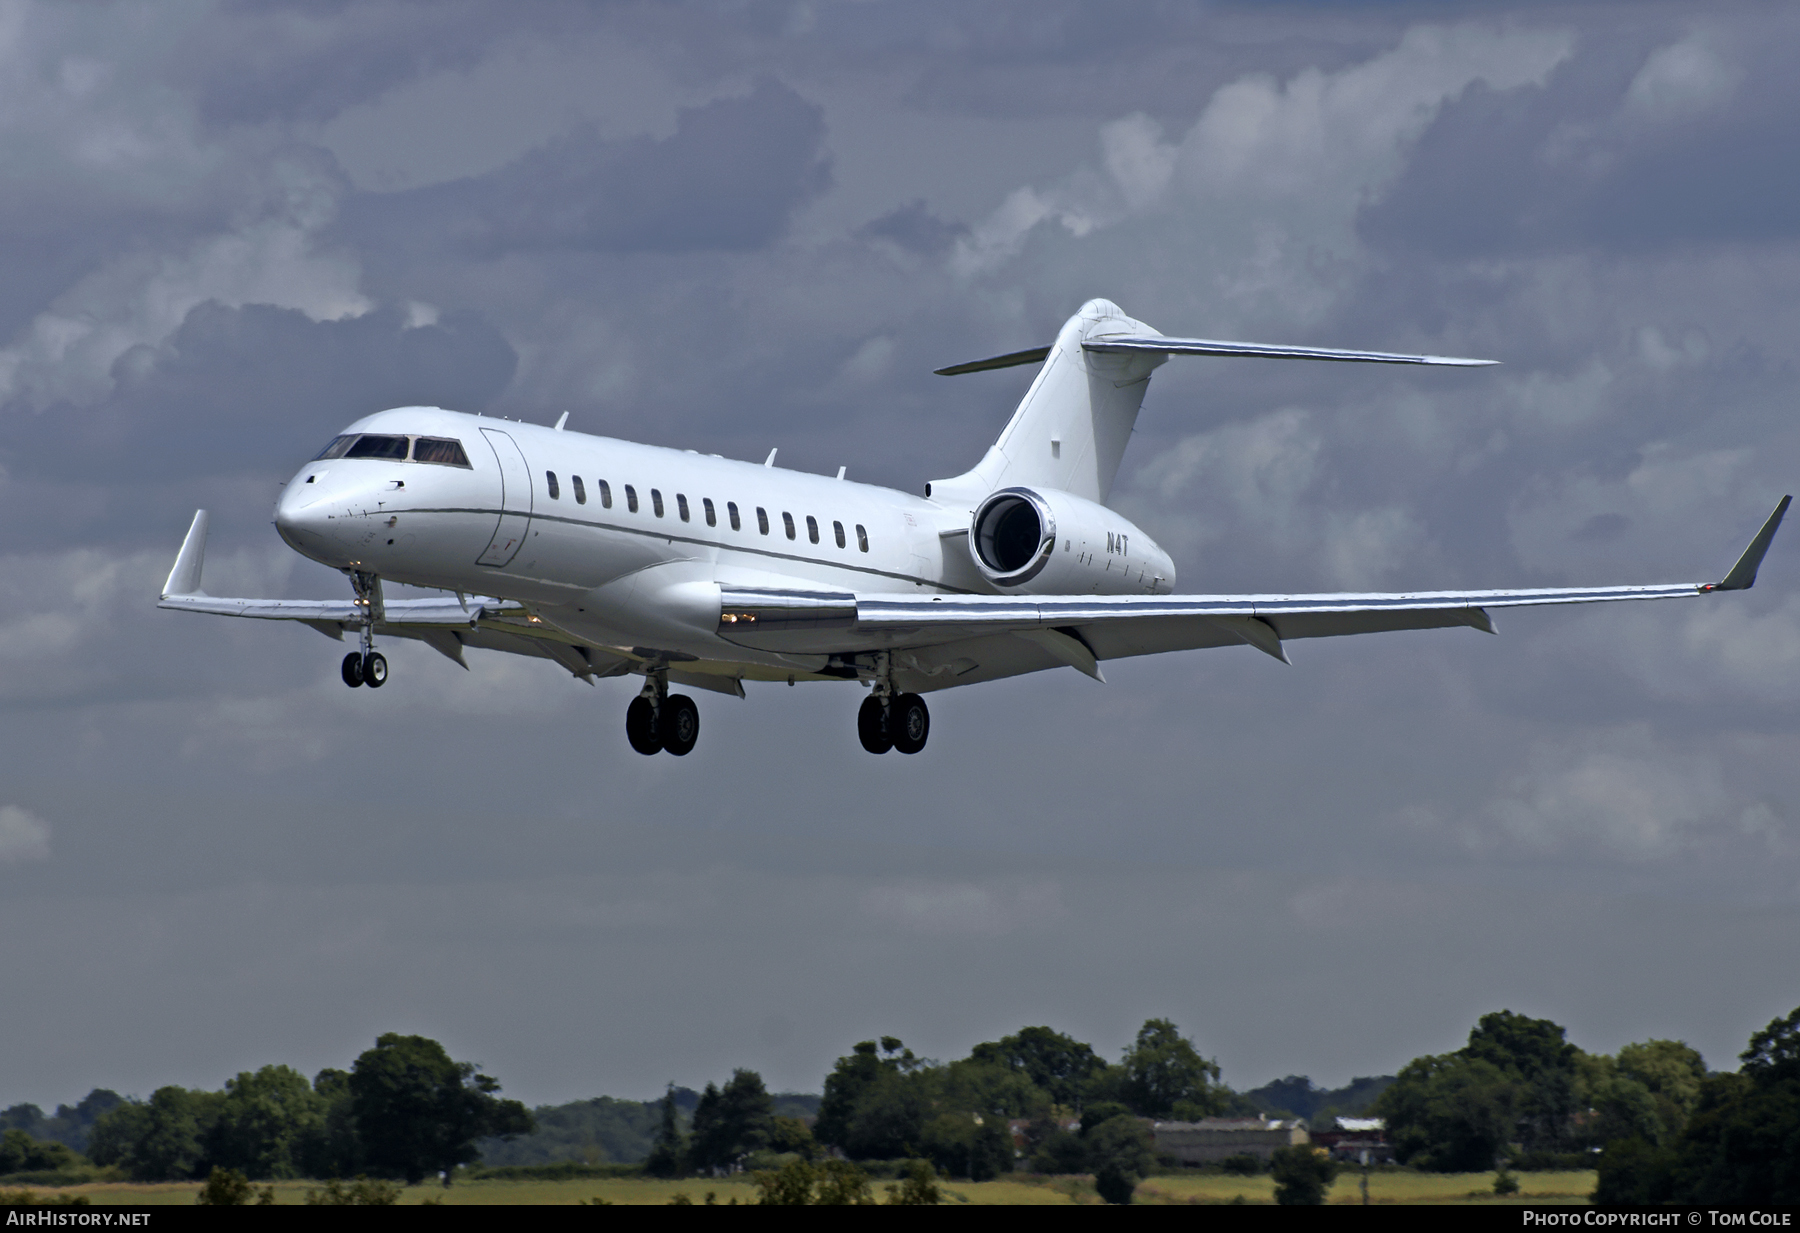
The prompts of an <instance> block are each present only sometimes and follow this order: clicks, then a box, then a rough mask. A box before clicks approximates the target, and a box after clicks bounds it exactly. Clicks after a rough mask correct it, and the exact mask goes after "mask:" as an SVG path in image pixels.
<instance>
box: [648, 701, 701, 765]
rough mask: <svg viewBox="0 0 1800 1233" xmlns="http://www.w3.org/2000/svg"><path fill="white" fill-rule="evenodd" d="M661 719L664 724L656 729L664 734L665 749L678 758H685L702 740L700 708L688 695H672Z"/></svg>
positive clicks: (665, 705)
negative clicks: (696, 743)
mask: <svg viewBox="0 0 1800 1233" xmlns="http://www.w3.org/2000/svg"><path fill="white" fill-rule="evenodd" d="M660 718H661V720H662V722H661V723H659V724H657V725H656V727H657V730H658V731H659V732H660V733H661V734H662V738H663V748H664V749H666V750H668V751H669V752H670V753H672V754H674V755H675V756H676V757H677V758H680V757H684V756H685V755H686V754H687V753H688V751H689V750H691V749H693V747H694V742H695V741H697V740H699V739H700V708H699V707H697V706H695V705H694V700H693V699H692V698H690V697H688V696H687V695H686V694H670V695H669V700H668V701H667V702H665V703H663V709H662V715H661V717H660Z"/></svg>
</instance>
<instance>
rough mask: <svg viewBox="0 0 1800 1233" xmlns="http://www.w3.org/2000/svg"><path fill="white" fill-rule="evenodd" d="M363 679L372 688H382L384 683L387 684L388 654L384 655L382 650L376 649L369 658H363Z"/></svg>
mask: <svg viewBox="0 0 1800 1233" xmlns="http://www.w3.org/2000/svg"><path fill="white" fill-rule="evenodd" d="M362 679H363V684H364V685H367V686H368V687H369V688H370V689H380V688H381V687H382V686H383V685H386V684H387V656H385V655H383V654H382V653H381V652H380V651H376V652H374V653H372V654H371V655H370V656H369V657H368V658H367V659H365V660H363V666H362Z"/></svg>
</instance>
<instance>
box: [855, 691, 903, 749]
mask: <svg viewBox="0 0 1800 1233" xmlns="http://www.w3.org/2000/svg"><path fill="white" fill-rule="evenodd" d="M856 738H857V739H858V740H859V741H861V742H862V747H863V748H864V749H866V750H868V751H869V752H870V753H872V754H884V753H886V752H887V751H888V750H890V749H892V748H893V747H894V738H893V737H891V736H889V735H888V717H887V708H886V707H884V706H882V705H881V699H880V698H876V697H873V696H871V697H867V698H864V699H863V704H862V709H860V710H859V711H857V712H856Z"/></svg>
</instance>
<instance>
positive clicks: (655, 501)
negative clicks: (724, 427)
mask: <svg viewBox="0 0 1800 1233" xmlns="http://www.w3.org/2000/svg"><path fill="white" fill-rule="evenodd" d="M569 487H570V489H572V490H573V491H574V494H575V504H577V505H586V504H587V486H586V485H585V484H583V483H582V482H581V477H580V476H579V475H571V476H570V477H569ZM594 489H595V491H596V492H598V493H599V494H600V507H601V508H602V509H611V508H612V503H613V498H612V485H610V484H608V483H607V482H606V481H605V480H603V479H597V480H595V481H594ZM544 491H545V492H547V493H549V494H550V499H551V500H552V501H560V500H562V485H561V484H560V483H559V482H558V481H557V478H556V472H554V471H546V472H544ZM625 508H626V509H627V510H628V511H630V512H631V513H633V514H635V513H637V512H638V494H637V489H636V488H634V487H632V486H631V485H630V484H627V485H625ZM650 510H651V512H652V513H654V514H655V515H656V516H657V517H658V518H661V517H662V516H663V495H662V491H661V490H660V489H657V488H652V489H651V490H650ZM700 510H701V512H702V514H704V516H705V518H706V525H707V526H709V527H716V526H718V525H719V516H718V511H717V510H716V509H714V507H713V501H712V498H711V497H701V498H700ZM675 515H676V517H678V518H680V519H681V521H683V522H691V521H692V520H693V519H692V517H691V515H690V512H689V509H688V499H687V495H686V494H685V493H680V492H678V493H676V494H675ZM725 516H726V517H727V518H728V519H730V521H731V529H732V530H733V531H741V530H743V520H742V518H741V517H740V516H739V515H738V507H737V502H736V501H727V502H725ZM756 529H757V532H758V533H759V534H762V535H767V534H768V533H769V511H768V510H766V509H764V508H763V507H762V506H760V505H759V506H757V507H756ZM781 529H782V530H783V531H785V532H786V533H787V537H788V538H789V539H798V538H799V532H798V531H797V530H796V529H795V526H794V516H793V515H792V514H790V513H788V512H787V511H786V510H783V511H782V512H781ZM806 538H807V540H808V542H810V543H814V544H816V543H818V542H819V520H818V519H817V518H814V517H813V516H812V515H811V514H808V515H807V516H806ZM831 538H832V539H833V540H834V541H836V543H837V546H838V547H839V548H845V547H848V546H849V542H848V540H846V538H845V536H844V524H843V523H841V522H837V521H833V522H832V524H831ZM856 547H857V550H858V551H859V552H867V551H868V550H869V533H868V531H867V530H865V529H864V528H863V525H862V524H861V523H860V522H859V523H857V524H856Z"/></svg>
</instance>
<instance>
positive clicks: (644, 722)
mask: <svg viewBox="0 0 1800 1233" xmlns="http://www.w3.org/2000/svg"><path fill="white" fill-rule="evenodd" d="M625 739H626V740H628V741H630V742H631V747H632V748H633V749H635V750H637V751H638V752H639V753H641V754H653V753H661V752H662V747H663V743H662V737H660V736H658V735H657V732H656V708H655V707H653V706H651V705H650V699H648V698H633V699H632V700H631V705H630V706H628V707H626V708H625Z"/></svg>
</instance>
